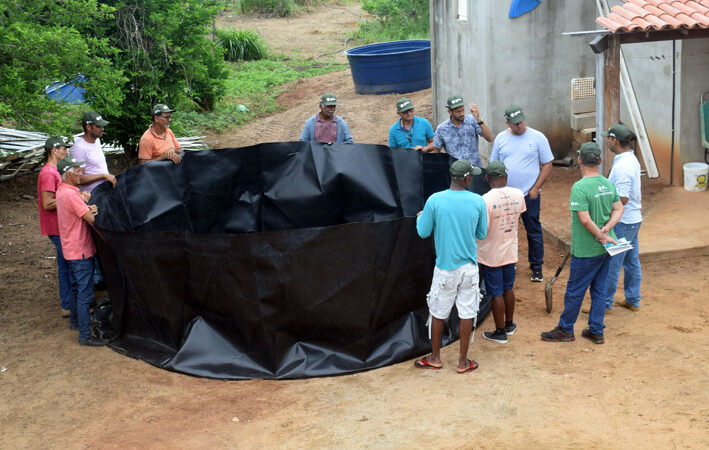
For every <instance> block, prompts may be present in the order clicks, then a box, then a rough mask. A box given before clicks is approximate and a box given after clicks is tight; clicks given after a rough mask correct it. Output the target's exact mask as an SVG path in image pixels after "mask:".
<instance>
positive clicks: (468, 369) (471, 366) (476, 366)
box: [456, 359, 479, 375]
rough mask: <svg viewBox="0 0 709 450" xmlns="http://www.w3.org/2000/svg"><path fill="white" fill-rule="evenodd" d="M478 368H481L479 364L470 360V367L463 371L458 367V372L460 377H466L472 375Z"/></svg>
mask: <svg viewBox="0 0 709 450" xmlns="http://www.w3.org/2000/svg"><path fill="white" fill-rule="evenodd" d="M478 367H479V366H478V363H476V362H475V361H473V360H472V359H469V360H468V367H464V368H462V369H461V368H460V367H458V368H457V369H456V372H458V374H459V375H465V374H466V373H470V372H472V371H473V370H475V369H477V368H478Z"/></svg>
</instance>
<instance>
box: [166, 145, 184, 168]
mask: <svg viewBox="0 0 709 450" xmlns="http://www.w3.org/2000/svg"><path fill="white" fill-rule="evenodd" d="M165 159H169V160H170V161H172V162H173V163H175V164H180V163H181V162H182V157H181V156H180V155H179V154H178V153H177V152H176V151H175V149H174V148H170V149H168V150H165Z"/></svg>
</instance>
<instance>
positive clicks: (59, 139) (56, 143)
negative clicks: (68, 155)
mask: <svg viewBox="0 0 709 450" xmlns="http://www.w3.org/2000/svg"><path fill="white" fill-rule="evenodd" d="M73 145H74V144H73V143H72V142H71V141H69V138H67V137H66V136H49V139H47V141H46V142H45V143H44V148H46V149H47V150H50V149H52V148H55V147H64V148H69V147H72V146H73Z"/></svg>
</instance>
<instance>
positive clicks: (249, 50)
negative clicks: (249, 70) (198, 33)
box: [214, 28, 268, 61]
mask: <svg viewBox="0 0 709 450" xmlns="http://www.w3.org/2000/svg"><path fill="white" fill-rule="evenodd" d="M214 42H216V44H217V45H219V46H221V47H222V48H223V49H224V59H226V60H227V61H241V60H244V61H256V60H259V59H264V58H265V57H266V55H267V53H268V46H267V45H266V43H265V42H264V41H263V39H262V38H261V36H259V34H258V33H257V32H256V31H254V30H242V29H234V28H229V29H227V30H223V29H219V28H217V29H216V30H214Z"/></svg>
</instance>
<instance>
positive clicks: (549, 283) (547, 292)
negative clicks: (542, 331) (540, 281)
mask: <svg viewBox="0 0 709 450" xmlns="http://www.w3.org/2000/svg"><path fill="white" fill-rule="evenodd" d="M569 256H571V250H569V251H568V252H567V253H566V256H564V260H563V261H562V262H561V265H560V266H559V268H558V269H556V273H555V274H554V278H552V279H551V280H549V281H547V284H546V286H545V287H544V299H545V300H546V303H547V313H550V312H551V307H552V305H553V303H552V298H551V296H552V287H553V286H554V282H555V281H556V279H557V278H559V274H560V273H561V271H562V270H563V269H564V265H565V264H566V261H567V260H568V259H569Z"/></svg>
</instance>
